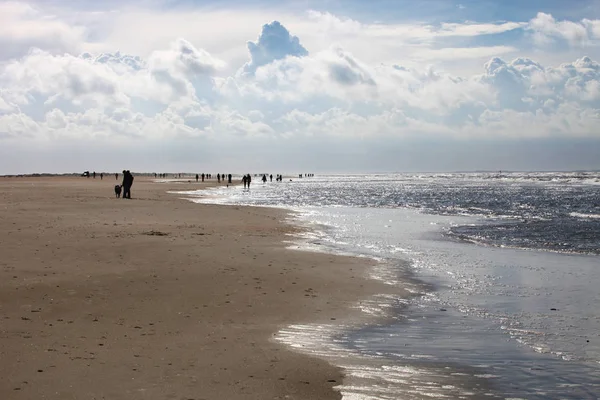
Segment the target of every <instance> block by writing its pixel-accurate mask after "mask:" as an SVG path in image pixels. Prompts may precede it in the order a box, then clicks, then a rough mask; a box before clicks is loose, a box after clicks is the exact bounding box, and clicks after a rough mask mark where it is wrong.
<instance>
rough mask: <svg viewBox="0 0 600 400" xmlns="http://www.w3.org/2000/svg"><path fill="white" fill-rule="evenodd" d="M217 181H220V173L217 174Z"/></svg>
mask: <svg viewBox="0 0 600 400" xmlns="http://www.w3.org/2000/svg"><path fill="white" fill-rule="evenodd" d="M217 182H219V183H221V174H217Z"/></svg>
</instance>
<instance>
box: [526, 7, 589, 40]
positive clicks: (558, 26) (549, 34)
mask: <svg viewBox="0 0 600 400" xmlns="http://www.w3.org/2000/svg"><path fill="white" fill-rule="evenodd" d="M528 29H529V30H530V31H532V32H533V38H534V40H535V41H536V42H537V43H538V44H542V45H546V44H550V43H553V42H554V41H556V40H562V41H565V42H567V43H569V44H570V45H574V46H585V45H588V44H590V43H591V42H592V41H594V40H598V39H599V38H600V20H590V19H587V18H584V19H582V20H581V21H568V20H565V21H557V20H556V19H555V18H554V17H553V16H552V15H551V14H546V13H543V12H539V13H538V14H537V15H536V16H535V18H533V19H532V20H531V21H529V25H528Z"/></svg>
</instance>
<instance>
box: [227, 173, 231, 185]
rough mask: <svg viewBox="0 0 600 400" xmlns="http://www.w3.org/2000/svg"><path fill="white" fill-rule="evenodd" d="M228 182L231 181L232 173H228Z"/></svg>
mask: <svg viewBox="0 0 600 400" xmlns="http://www.w3.org/2000/svg"><path fill="white" fill-rule="evenodd" d="M227 183H231V174H229V175H227Z"/></svg>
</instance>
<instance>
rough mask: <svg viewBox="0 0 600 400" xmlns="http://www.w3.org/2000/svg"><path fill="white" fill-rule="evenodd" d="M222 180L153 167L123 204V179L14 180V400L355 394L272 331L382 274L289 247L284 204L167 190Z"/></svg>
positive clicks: (2, 237)
mask: <svg viewBox="0 0 600 400" xmlns="http://www.w3.org/2000/svg"><path fill="white" fill-rule="evenodd" d="M117 182H118V181H117ZM214 183H216V182H207V183H205V184H204V185H202V184H196V183H180V182H177V183H174V184H169V183H154V182H152V181H150V180H149V179H145V178H143V177H140V178H138V179H136V181H135V184H134V186H133V188H132V192H133V196H132V197H133V199H132V200H130V201H123V200H120V199H118V200H117V199H114V198H113V194H112V186H113V185H114V182H113V181H112V180H111V179H110V177H107V179H105V180H104V181H100V180H98V179H96V180H92V179H86V178H65V177H58V178H54V177H53V178H23V179H19V178H0V188H2V191H1V196H2V197H1V198H0V216H2V219H3V220H5V221H6V222H5V224H3V227H2V230H1V231H0V246H1V248H2V253H3V254H4V255H5V257H4V261H3V262H2V263H1V264H0V265H1V266H2V269H1V270H0V278H1V279H0V282H2V283H0V304H1V308H0V310H1V312H2V314H3V318H4V319H3V323H2V329H1V330H0V335H1V336H0V355H1V356H2V358H3V360H5V362H3V363H2V367H0V374H2V376H3V377H5V378H4V379H2V381H1V383H0V396H1V397H2V398H10V399H26V398H32V397H42V396H45V398H61V399H62V398H81V397H82V396H84V397H90V396H92V395H101V396H107V397H109V398H111V399H120V398H128V399H130V398H132V397H133V398H136V397H137V396H142V397H143V398H157V399H159V398H161V399H163V398H190V399H191V398H196V399H198V398H203V397H209V398H214V397H216V396H225V397H227V398H229V399H236V398H240V399H242V398H243V399H253V398H256V399H264V398H292V399H296V398H297V399H305V398H311V399H339V398H340V394H339V392H337V391H335V390H333V387H334V386H336V385H338V384H339V383H340V382H341V381H342V379H343V376H342V371H341V370H340V369H339V368H337V367H334V366H332V365H330V364H328V363H327V362H326V361H323V360H321V359H318V358H315V357H309V356H307V355H305V354H302V353H298V352H295V351H292V350H291V349H288V348H285V347H284V346H283V345H282V344H281V343H278V342H277V341H274V340H272V339H273V337H274V336H273V334H276V333H277V332H279V330H280V329H283V328H285V327H287V326H290V325H293V324H301V323H325V322H331V321H335V320H343V319H344V317H345V316H347V315H350V314H351V313H352V309H351V307H352V305H353V304H354V303H355V302H357V301H359V300H360V299H363V298H366V297H368V296H370V295H373V294H376V293H381V292H383V291H385V288H384V287H383V284H380V283H378V282H374V281H371V280H369V279H368V277H366V276H364V275H365V272H366V270H367V267H368V266H367V265H365V264H367V262H366V261H367V260H365V259H357V258H353V257H343V256H337V255H335V256H334V255H330V254H329V255H328V254H322V253H311V252H299V251H291V250H290V249H287V248H286V245H285V243H284V242H283V241H284V240H285V235H286V234H289V233H293V232H294V228H292V227H290V226H289V224H288V222H286V221H284V219H285V215H286V213H284V212H283V211H281V210H277V209H267V208H263V209H256V208H254V207H238V206H215V205H213V206H211V205H202V204H194V203H192V202H190V201H187V200H182V199H180V198H177V197H176V196H173V195H172V194H168V193H167V192H168V191H169V190H177V191H180V190H182V188H185V189H183V190H192V189H198V188H205V187H209V186H212V185H211V184H214ZM359 312H360V311H359Z"/></svg>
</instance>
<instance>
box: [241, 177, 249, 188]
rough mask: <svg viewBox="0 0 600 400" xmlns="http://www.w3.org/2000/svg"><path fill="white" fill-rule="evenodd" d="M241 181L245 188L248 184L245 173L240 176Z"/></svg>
mask: <svg viewBox="0 0 600 400" xmlns="http://www.w3.org/2000/svg"><path fill="white" fill-rule="evenodd" d="M242 183H243V184H244V189H246V186H248V178H247V177H246V175H244V176H243V177H242Z"/></svg>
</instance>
